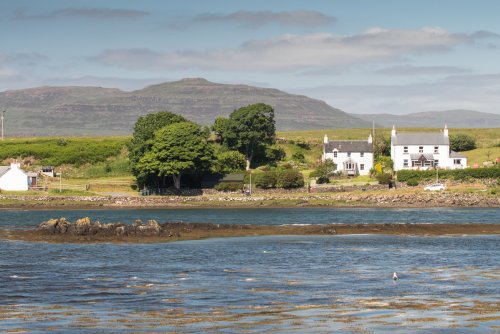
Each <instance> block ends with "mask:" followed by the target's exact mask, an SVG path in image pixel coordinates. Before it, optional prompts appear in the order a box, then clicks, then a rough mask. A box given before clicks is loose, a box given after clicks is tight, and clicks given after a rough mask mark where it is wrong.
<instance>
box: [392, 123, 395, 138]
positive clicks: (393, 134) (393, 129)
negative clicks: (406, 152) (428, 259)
mask: <svg viewBox="0 0 500 334" xmlns="http://www.w3.org/2000/svg"><path fill="white" fill-rule="evenodd" d="M391 137H396V127H395V126H394V125H393V126H392V131H391Z"/></svg>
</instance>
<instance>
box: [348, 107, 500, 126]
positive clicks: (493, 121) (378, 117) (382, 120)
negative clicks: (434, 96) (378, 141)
mask: <svg viewBox="0 0 500 334" xmlns="http://www.w3.org/2000/svg"><path fill="white" fill-rule="evenodd" d="M350 115H351V116H353V117H357V118H361V119H363V120H365V121H369V122H371V121H372V120H374V121H375V123H376V124H378V125H380V126H382V127H392V126H393V125H395V126H396V127H424V128H429V127H431V128H436V127H442V126H444V124H447V125H448V127H451V128H500V115H497V114H489V113H484V112H479V111H473V110H446V111H427V112H419V113H413V114H407V115H392V114H365V115H361V114H350Z"/></svg>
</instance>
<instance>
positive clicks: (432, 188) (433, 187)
mask: <svg viewBox="0 0 500 334" xmlns="http://www.w3.org/2000/svg"><path fill="white" fill-rule="evenodd" d="M445 189H446V187H445V186H444V184H442V183H434V184H431V185H430V186H427V187H425V188H424V190H429V191H441V190H445Z"/></svg>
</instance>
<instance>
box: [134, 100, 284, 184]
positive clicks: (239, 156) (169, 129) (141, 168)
mask: <svg viewBox="0 0 500 334" xmlns="http://www.w3.org/2000/svg"><path fill="white" fill-rule="evenodd" d="M211 134H213V135H215V137H216V138H215V139H213V140H209V137H210V135H211ZM275 137H276V127H275V120H274V110H273V108H272V107H271V106H269V105H266V104H263V103H257V104H252V105H248V106H246V107H242V108H239V109H236V110H234V111H233V112H232V113H231V114H230V115H229V117H228V118H224V117H218V118H217V119H215V121H214V124H213V125H212V126H211V127H210V128H207V127H201V126H200V125H198V124H196V123H193V122H191V121H189V120H187V119H186V118H184V117H182V116H180V115H177V114H174V113H171V112H168V111H162V112H157V113H154V114H149V115H146V116H142V117H139V119H138V120H137V122H136V123H135V125H134V133H133V138H132V140H131V142H130V144H129V147H128V149H129V158H130V162H131V165H132V173H133V174H134V176H135V177H136V178H137V181H138V184H139V185H140V186H141V187H144V186H154V187H163V186H167V185H169V184H171V183H170V182H169V181H170V180H171V181H172V182H173V185H174V187H175V188H177V189H180V186H181V179H182V177H183V176H185V175H189V176H190V177H193V176H194V177H202V176H203V175H206V174H211V173H215V174H217V173H219V174H225V173H230V172H234V171H240V170H243V169H246V170H249V169H250V167H251V165H252V162H254V161H256V160H258V161H266V160H273V159H274V160H276V159H278V160H279V159H280V156H279V154H276V152H273V150H272V149H271V147H270V146H271V145H272V144H273V143H274V141H275Z"/></svg>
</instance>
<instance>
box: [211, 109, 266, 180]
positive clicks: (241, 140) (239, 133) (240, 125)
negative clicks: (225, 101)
mask: <svg viewBox="0 0 500 334" xmlns="http://www.w3.org/2000/svg"><path fill="white" fill-rule="evenodd" d="M213 128H214V131H217V132H219V131H220V132H219V134H220V136H221V140H222V144H223V145H225V146H227V147H228V148H230V149H233V150H237V151H238V152H240V153H242V154H244V155H245V159H246V169H247V170H249V169H250V164H251V163H252V159H253V158H254V156H255V153H256V152H257V151H258V150H259V149H260V150H261V151H264V152H265V147H266V146H268V145H271V144H273V143H274V139H275V135H276V127H275V121H274V110H273V108H272V107H271V106H269V105H267V104H264V103H257V104H251V105H248V106H246V107H242V108H239V109H237V110H235V111H233V112H232V113H231V115H230V116H229V119H227V120H225V119H222V118H218V119H217V120H216V123H215V124H214V127H213ZM263 148H264V149H263Z"/></svg>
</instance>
